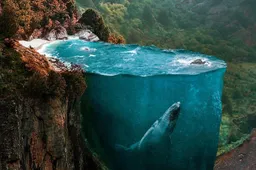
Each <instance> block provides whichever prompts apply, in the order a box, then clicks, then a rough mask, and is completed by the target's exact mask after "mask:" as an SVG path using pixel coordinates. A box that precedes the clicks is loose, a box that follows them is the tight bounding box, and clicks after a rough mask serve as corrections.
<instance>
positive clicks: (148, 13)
mask: <svg viewBox="0 0 256 170" xmlns="http://www.w3.org/2000/svg"><path fill="white" fill-rule="evenodd" d="M142 19H143V21H144V22H145V23H146V24H147V25H148V26H152V25H153V24H154V17H153V14H152V9H151V8H150V6H148V5H146V6H145V7H144V9H143V13H142Z"/></svg>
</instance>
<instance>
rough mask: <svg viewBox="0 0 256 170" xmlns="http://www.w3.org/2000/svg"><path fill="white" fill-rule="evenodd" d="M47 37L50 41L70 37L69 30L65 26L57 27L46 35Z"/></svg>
mask: <svg viewBox="0 0 256 170" xmlns="http://www.w3.org/2000/svg"><path fill="white" fill-rule="evenodd" d="M45 39H47V40H49V41H54V40H65V39H68V34H67V30H66V28H64V27H63V26H58V27H55V28H54V29H52V30H51V31H50V32H49V33H48V34H47V35H46V36H45Z"/></svg>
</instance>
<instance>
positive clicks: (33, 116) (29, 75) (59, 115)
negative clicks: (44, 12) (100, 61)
mask: <svg viewBox="0 0 256 170" xmlns="http://www.w3.org/2000/svg"><path fill="white" fill-rule="evenodd" d="M8 46H9V47H8ZM0 60H1V62H0V70H1V71H0V73H1V74H0V113H1V114H0V170H5V169H17V170H18V169H23V170H25V169H47V170H48V169H56V170H57V169H59V170H65V169H66V170H70V169H90V170H93V169H105V167H104V165H102V164H101V162H100V161H99V160H98V158H97V157H96V156H95V154H93V152H92V151H91V150H90V149H89V144H88V143H86V141H85V140H84V139H83V137H82V135H81V132H80V125H81V122H80V112H79V98H80V96H81V95H82V93H83V91H84V89H85V83H84V79H83V75H82V73H81V72H80V71H79V70H78V69H76V70H75V69H73V70H71V71H61V72H56V71H54V69H53V67H52V66H51V64H50V63H49V62H48V61H47V59H46V58H45V57H44V56H41V55H39V54H38V53H36V52H35V51H34V50H33V49H26V48H24V47H22V46H21V45H19V44H18V43H17V42H15V41H8V43H6V45H3V44H2V43H0Z"/></svg>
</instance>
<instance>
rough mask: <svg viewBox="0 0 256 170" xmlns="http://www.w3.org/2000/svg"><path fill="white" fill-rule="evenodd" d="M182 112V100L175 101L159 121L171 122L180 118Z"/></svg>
mask: <svg viewBox="0 0 256 170" xmlns="http://www.w3.org/2000/svg"><path fill="white" fill-rule="evenodd" d="M179 113H180V102H177V103H174V104H173V105H172V106H171V107H169V108H168V109H167V110H166V112H165V113H164V115H163V117H161V118H160V121H159V122H164V123H167V124H169V122H171V121H174V120H176V119H177V118H178V116H179Z"/></svg>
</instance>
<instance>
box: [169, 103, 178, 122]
mask: <svg viewBox="0 0 256 170" xmlns="http://www.w3.org/2000/svg"><path fill="white" fill-rule="evenodd" d="M171 107H172V109H171V114H170V120H171V121H173V120H176V119H177V118H178V116H179V114H180V102H177V103H174V104H173V105H172V106H171Z"/></svg>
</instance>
